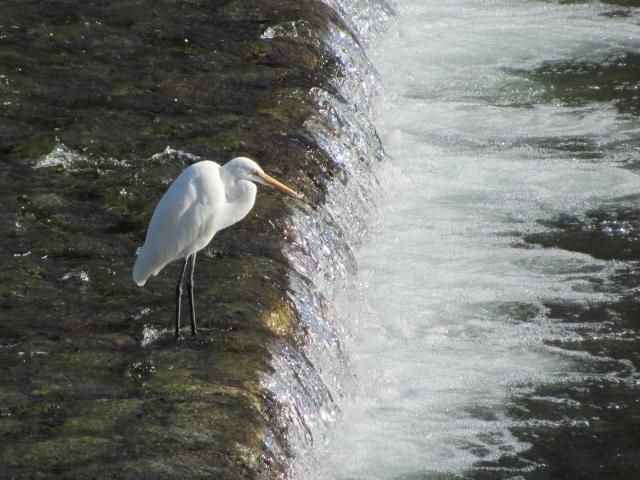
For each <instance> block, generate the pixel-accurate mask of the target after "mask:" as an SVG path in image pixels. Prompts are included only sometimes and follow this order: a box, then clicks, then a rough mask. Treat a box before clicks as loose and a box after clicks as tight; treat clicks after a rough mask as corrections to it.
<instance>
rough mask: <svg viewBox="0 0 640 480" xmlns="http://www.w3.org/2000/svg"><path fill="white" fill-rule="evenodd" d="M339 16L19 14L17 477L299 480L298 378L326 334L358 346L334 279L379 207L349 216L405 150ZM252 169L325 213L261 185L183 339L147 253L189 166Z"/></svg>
mask: <svg viewBox="0 0 640 480" xmlns="http://www.w3.org/2000/svg"><path fill="white" fill-rule="evenodd" d="M355 3H358V2H355ZM340 9H341V7H340V4H335V5H333V6H332V5H329V4H327V3H323V2H320V1H315V0H195V1H186V0H185V1H176V0H161V1H158V0H135V1H129V0H126V1H125V0H117V1H110V2H104V1H98V0H88V1H79V0H78V1H63V0H47V1H41V0H38V1H36V0H5V1H3V4H2V9H1V11H0V112H1V114H0V158H1V165H0V258H1V259H2V260H1V262H0V365H1V366H2V367H1V368H0V478H12V479H14V478H15V479H21V478H69V479H83V478H91V479H95V478H119V479H144V478H149V479H163V478H167V479H168V478H171V479H173V478H190V479H198V478H216V479H237V478H278V477H281V476H286V471H287V464H288V462H289V460H290V458H291V456H292V455H293V452H294V451H295V448H293V447H292V446H291V443H292V442H291V441H290V438H291V432H292V431H296V430H297V431H298V433H299V432H300V431H301V432H303V433H302V437H303V438H307V440H306V441H307V442H308V444H311V442H312V441H313V438H312V436H313V435H312V433H309V432H311V430H312V428H311V427H309V426H308V425H305V421H304V419H303V418H302V417H301V416H300V415H299V412H298V413H297V414H296V412H297V411H298V410H297V409H296V405H297V404H298V403H299V402H302V401H303V400H301V399H289V400H288V401H283V400H282V398H279V394H278V391H282V390H283V388H284V390H286V389H287V388H286V387H283V382H282V381H280V380H277V379H282V378H285V377H286V378H293V379H294V380H293V381H295V382H299V383H300V385H302V386H303V387H304V385H306V384H307V383H305V382H306V380H305V376H307V375H313V370H314V368H313V365H312V364H311V362H309V361H307V360H306V356H305V354H304V349H305V348H306V347H305V345H307V344H308V343H309V338H310V336H312V335H313V334H314V333H313V332H316V333H317V332H320V335H321V336H322V335H324V337H325V339H327V338H328V340H327V342H328V343H329V344H332V345H336V344H337V343H338V342H339V339H338V338H336V336H335V335H334V334H333V333H330V332H333V330H332V328H331V326H330V325H328V324H326V323H323V322H324V319H323V312H322V307H321V304H322V299H321V298H320V296H319V295H318V294H317V292H315V282H316V281H318V279H326V278H330V277H332V276H334V275H339V274H340V271H341V270H344V268H346V267H344V266H345V265H348V264H349V255H350V254H349V246H348V244H347V239H344V238H343V235H342V233H341V232H342V229H343V228H344V223H345V222H350V221H353V222H355V223H357V222H356V221H357V220H358V219H359V218H360V213H359V210H358V207H357V205H356V206H355V207H353V208H347V209H346V210H345V209H342V210H340V212H342V213H339V214H338V213H336V211H337V209H334V210H336V211H334V212H332V211H331V209H330V208H328V207H327V205H328V204H329V203H330V197H332V195H333V198H334V200H333V201H334V203H335V202H336V200H335V199H336V198H338V199H339V198H340V195H339V194H335V192H336V191H343V190H348V189H351V190H353V191H354V192H355V195H354V197H353V198H355V199H356V200H355V201H354V202H355V203H354V204H359V205H360V206H361V205H362V204H363V203H365V200H364V198H365V197H366V192H367V191H368V190H367V189H368V187H367V185H368V184H369V183H370V182H371V181H370V180H369V178H370V176H369V175H368V173H367V172H369V171H370V168H371V164H372V163H375V162H378V161H380V160H381V158H382V155H383V154H382V149H381V148H380V144H379V142H378V141H377V138H376V135H375V131H374V130H373V129H372V128H371V127H370V126H369V124H368V121H367V119H366V117H367V115H368V113H367V111H366V108H367V101H368V100H367V99H368V98H369V97H370V95H371V92H372V91H373V87H374V86H375V79H374V78H373V77H374V76H373V75H372V73H371V70H369V69H368V66H367V61H366V57H365V56H364V53H363V52H362V45H361V42H362V41H363V40H362V38H361V37H362V35H361V34H362V32H363V31H365V30H366V29H359V31H360V32H361V34H356V33H354V31H355V30H358V27H357V22H352V21H347V22H348V23H349V24H347V23H345V18H346V17H345V15H344V12H343V13H342V14H340V13H338V12H339V11H340ZM386 11H387V9H386V7H384V6H381V7H379V10H378V13H380V12H382V13H383V14H386V13H385V12H386ZM360 13H361V12H360ZM383 16H384V15H383ZM366 23H367V22H361V23H360V25H361V26H362V25H366ZM365 36H366V32H365ZM239 155H245V156H249V157H252V158H254V159H255V160H257V161H258V162H259V163H260V164H261V165H262V166H263V167H264V168H265V170H266V171H267V172H269V173H271V174H273V175H274V176H276V177H277V178H280V179H282V180H283V181H285V182H286V183H288V184H289V185H291V186H293V187H294V188H296V189H297V190H299V191H301V192H302V193H304V195H305V200H304V201H303V202H298V201H295V200H292V199H290V198H287V197H285V196H283V195H280V194H277V193H275V192H271V191H268V190H266V189H264V188H262V187H261V188H260V192H259V194H258V201H257V203H256V207H255V208H254V210H253V211H252V212H251V213H250V214H249V216H248V217H247V218H246V219H245V220H244V221H242V222H241V223H239V224H237V225H235V226H233V227H231V228H230V229H228V230H225V231H222V232H220V233H219V234H218V235H217V236H216V238H215V239H214V241H213V242H212V243H211V245H209V246H208V247H207V248H206V249H205V250H204V252H202V253H201V254H200V256H199V263H198V268H197V269H196V303H197V305H196V307H197V310H198V313H199V324H200V327H201V332H200V333H199V334H198V335H197V336H195V337H192V336H191V335H190V334H188V333H187V332H188V330H185V334H184V336H183V337H181V338H179V339H175V338H174V337H173V333H172V332H173V331H172V328H173V318H174V317H173V316H174V291H175V290H174V289H175V282H176V277H177V265H174V266H170V267H169V268H166V269H165V271H163V272H162V273H161V274H160V275H159V276H158V277H156V278H154V279H152V280H151V281H150V282H148V283H147V285H146V286H145V287H144V288H138V287H137V286H135V285H134V283H133V281H132V279H131V269H132V265H133V262H134V258H135V255H136V249H137V248H138V247H139V246H140V245H141V244H142V243H143V240H144V236H145V230H146V226H147V224H148V221H149V218H150V216H151V213H152V211H153V208H154V206H155V204H156V202H157V201H158V199H159V198H160V196H161V195H162V193H163V192H164V191H165V190H166V188H167V186H168V185H169V183H170V182H171V180H172V179H173V178H174V177H175V176H176V175H177V174H178V172H180V171H181V170H182V169H184V168H185V166H187V165H188V164H190V163H193V162H195V161H197V160H199V159H202V158H207V159H211V160H214V161H217V162H219V163H224V162H226V161H227V160H228V159H230V158H233V157H235V156H239ZM354 179H357V181H355V180H354ZM358 199H359V200H358ZM347 203H348V202H347ZM345 212H346V213H345ZM343 267H344V268H343ZM323 281H324V280H323ZM300 292H304V295H302V296H300ZM314 305H315V306H316V307H317V308H316V310H313V308H312V307H313V306H314ZM327 332H329V333H327ZM292 359H298V360H299V362H298V363H296V362H293V361H292ZM296 365H300V370H299V371H297V370H296V368H295V366H296ZM281 368H282V369H286V368H289V369H290V370H291V369H293V372H289V373H290V375H289V377H287V376H286V375H287V374H285V373H283V372H280V371H279V369H281ZM265 379H266V380H265ZM272 379H276V380H272ZM269 385H271V386H272V387H274V388H271V387H269ZM278 385H279V386H280V388H278ZM315 390H318V389H315ZM320 390H321V388H320ZM291 391H293V392H298V393H295V395H298V394H300V395H309V396H310V397H313V396H314V395H315V396H316V397H317V398H312V399H311V400H313V401H316V402H317V403H318V408H322V406H321V405H319V404H320V403H322V402H323V401H324V400H323V398H326V399H328V400H327V401H330V395H329V394H328V393H325V394H322V395H320V394H312V393H309V392H307V393H304V392H305V388H297V389H296V388H293V389H292V390H291ZM299 392H302V393H299ZM311 400H310V401H311ZM291 412H293V413H291ZM296 416H297V418H295V417H296Z"/></svg>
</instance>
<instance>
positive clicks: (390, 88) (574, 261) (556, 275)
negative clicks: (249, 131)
mask: <svg viewBox="0 0 640 480" xmlns="http://www.w3.org/2000/svg"><path fill="white" fill-rule="evenodd" d="M397 8H398V14H397V20H396V23H395V24H394V25H393V26H392V27H391V31H390V32H389V33H388V34H387V35H386V36H384V38H382V39H380V41H379V45H377V46H376V47H375V48H372V49H371V51H370V52H369V56H370V58H371V59H372V60H373V64H374V66H375V67H376V68H377V70H378V71H379V72H380V76H381V79H382V83H383V84H384V89H383V93H382V95H381V97H380V98H379V101H378V104H377V108H376V110H377V114H376V118H377V120H376V127H377V129H378V132H379V133H380V134H381V136H382V140H383V141H382V143H383V145H384V147H385V149H386V150H387V152H388V153H389V154H390V157H391V158H392V160H388V161H386V162H385V163H383V164H382V166H375V165H374V166H373V173H374V175H375V177H376V178H379V179H380V181H381V186H382V189H377V188H375V187H374V185H375V182H373V183H367V182H366V181H365V182H363V180H362V171H360V170H359V164H358V162H349V161H345V162H344V164H345V168H346V170H347V172H348V174H349V175H348V176H350V177H351V182H353V183H354V184H355V186H351V187H347V188H343V187H342V186H341V187H340V188H338V189H337V191H335V192H334V195H333V196H332V197H330V200H329V206H328V207H327V211H328V212H330V214H331V215H332V217H333V218H337V219H338V220H339V222H338V223H339V224H340V225H341V226H342V228H343V229H344V231H342V232H339V234H338V235H337V236H336V237H333V235H334V234H335V232H326V231H324V230H323V228H324V224H323V223H322V221H318V220H317V219H316V220H312V217H313V215H307V216H305V215H299V216H298V218H299V219H303V220H301V221H300V222H299V223H300V225H298V226H297V227H296V228H298V229H299V230H300V231H301V232H309V231H311V232H315V233H314V235H312V236H309V237H306V240H305V242H306V243H305V244H306V245H315V247H312V246H308V249H310V250H311V253H310V252H309V250H307V251H306V254H307V257H309V256H310V257H311V258H313V259H316V260H317V269H316V273H313V272H311V271H309V268H308V266H309V263H308V259H307V260H304V257H305V255H300V257H295V255H294V256H293V257H292V256H290V258H294V261H295V263H297V264H298V265H299V266H301V271H302V272H303V274H304V275H306V276H307V277H309V278H310V279H311V280H312V281H313V282H314V284H315V285H316V286H317V288H318V290H317V291H316V290H315V289H314V288H313V287H309V286H308V284H303V282H296V281H293V285H294V290H296V291H297V292H301V291H302V290H298V289H297V287H295V285H303V288H304V291H305V292H306V294H305V295H306V296H305V295H302V296H301V297H300V298H306V299H307V300H308V301H307V305H315V306H316V307H317V308H316V309H315V310H314V311H313V312H311V310H312V309H309V308H307V311H310V312H311V315H310V316H311V317H312V318H315V319H316V320H314V321H316V322H317V323H320V324H322V321H321V320H320V321H318V320H317V319H318V318H324V319H327V318H328V319H331V322H330V323H331V325H332V326H331V327H330V328H329V331H330V332H331V334H330V335H327V334H322V333H319V334H318V333H316V334H313V335H311V336H310V345H309V346H308V347H307V349H306V351H305V356H306V358H308V359H309V362H310V364H311V366H312V367H311V370H313V371H314V372H317V374H318V385H322V389H321V390H322V391H323V392H324V393H323V394H322V395H320V396H319V397H318V396H317V395H316V397H315V398H320V397H321V398H322V399H321V400H319V402H318V405H320V408H318V405H314V406H311V408H307V407H309V405H306V406H305V405H303V404H301V403H300V401H297V402H293V403H295V404H296V408H297V416H298V418H301V419H302V420H301V422H300V424H304V425H305V428H307V429H309V431H310V432H311V431H315V432H316V433H315V434H314V433H309V435H308V441H307V443H306V444H305V445H306V446H302V447H300V449H299V452H300V453H299V457H298V458H297V459H296V461H295V464H294V465H293V467H292V473H291V476H292V477H293V478H353V479H356V478H357V479H374V478H380V479H391V478H394V479H396V478H403V479H404V478H412V479H413V478H449V477H452V478H453V477H456V478H457V477H458V476H464V478H468V477H470V478H522V477H524V478H623V477H624V476H625V475H627V477H626V478H631V477H632V476H633V472H635V474H637V473H638V471H640V470H638V468H639V459H638V456H637V453H635V447H637V446H638V444H639V440H638V435H637V433H636V434H633V433H632V432H633V430H632V429H631V427H630V425H636V426H637V424H638V412H639V405H638V400H637V397H638V395H637V394H638V391H639V387H638V385H639V384H640V377H639V376H638V357H637V355H636V354H635V353H633V352H634V349H635V348H636V347H637V346H638V334H637V331H638V330H637V329H638V326H637V323H636V324H634V319H636V318H637V313H638V303H637V299H634V297H633V292H634V291H635V292H637V289H638V276H637V262H636V260H637V247H635V244H636V242H637V240H638V239H639V235H638V231H639V229H640V221H639V219H640V214H639V212H638V207H637V204H636V203H637V198H638V197H637V195H638V191H639V190H640V181H639V180H638V176H637V173H636V171H635V167H637V165H638V160H639V153H638V138H639V132H640V122H638V117H637V115H638V113H639V112H638V108H637V107H638V103H639V100H638V98H639V97H638V88H639V84H638V78H637V76H635V74H634V73H633V72H637V66H636V65H634V63H633V62H634V60H633V59H634V58H635V59H637V54H635V53H633V52H637V51H638V47H639V43H640V42H639V39H640V36H638V20H639V19H640V11H639V10H638V9H635V8H626V7H616V6H611V5H606V4H602V3H597V2H593V3H587V4H584V3H581V4H577V5H561V4H556V3H551V2H504V1H495V2H489V3H486V2H482V4H479V3H478V2H465V1H456V2H447V3H445V4H443V3H442V2H422V1H405V2H398V6H397ZM343 12H344V14H345V15H347V16H349V15H350V13H349V11H348V9H344V8H343ZM358 18H360V19H362V18H365V19H367V18H368V19H371V16H370V15H366V14H364V15H360V16H359V17H358ZM378 18H380V17H378ZM347 23H348V22H347ZM357 30H358V31H360V32H366V31H367V30H368V29H367V28H363V27H360V28H357ZM634 55H635V56H634ZM612 72H613V73H612ZM334 105H341V103H340V102H338V103H334ZM333 111H334V112H336V111H337V112H338V115H337V117H336V118H343V119H344V118H345V116H347V117H348V116H349V115H350V114H348V113H345V112H348V109H344V107H334V108H333ZM358 111H361V110H358V109H357V108H356V112H358ZM354 115H356V116H357V115H358V114H357V113H354ZM338 123H340V124H341V125H344V124H349V122H338ZM334 125H335V122H334ZM349 125H351V126H352V127H353V125H354V124H353V123H351V124H349ZM363 125H364V126H365V127H366V124H365V123H362V122H360V123H359V124H358V128H362V127H363ZM310 128H311V130H313V128H312V127H310ZM319 130H320V129H318V131H319ZM320 135H321V134H320ZM319 143H320V144H321V145H322V144H326V145H331V144H332V142H331V141H330V140H329V141H326V142H323V141H322V140H321V141H320V142H319ZM338 149H339V150H340V151H337V152H333V153H332V155H333V157H334V158H336V159H339V158H340V157H341V156H342V155H343V153H342V149H344V146H343V145H338ZM346 155H347V157H348V156H349V153H348V152H347V154H346ZM367 168H368V167H367ZM365 174H368V172H367V171H366V169H365ZM363 185H364V187H363ZM362 192H365V194H362ZM371 203H376V204H378V209H377V210H375V215H372V216H368V215H367V214H368V213H371V212H372V210H371V208H372V207H371V206H370V204H371ZM314 213H315V215H316V218H317V215H318V214H317V212H314ZM324 214H327V213H326V212H325V213H324ZM321 215H322V214H321ZM321 215H320V216H321ZM361 217H362V218H364V219H365V220H364V225H363V222H362V221H357V220H356V219H358V218H361ZM304 219H306V221H305V220H304ZM363 230H364V231H368V234H366V235H364V238H365V240H364V241H363V242H362V243H361V244H360V245H359V246H358V247H357V248H356V252H355V261H356V263H357V268H356V269H354V271H352V270H351V269H344V268H336V265H339V266H342V265H345V263H349V262H350V260H349V261H347V262H345V259H346V258H350V256H349V255H348V254H346V255H343V254H342V253H340V252H341V250H340V249H339V248H338V249H337V254H335V255H331V254H330V252H331V251H332V249H330V248H326V249H325V250H323V249H322V246H323V245H324V246H327V245H329V244H330V243H333V242H332V239H334V240H335V238H346V239H347V240H354V241H355V242H356V243H358V242H359V241H360V240H361V239H362V238H363V234H362V232H363ZM303 235H304V234H303ZM603 245H605V246H603ZM332 246H333V245H332ZM314 249H315V251H314ZM347 251H348V249H347ZM603 252H606V253H603ZM305 262H307V266H305ZM327 272H329V273H328V274H327ZM321 273H324V274H325V277H327V278H323V275H322V274H321ZM341 274H346V275H342V276H341ZM318 292H319V293H320V295H321V296H323V297H326V298H327V299H328V302H326V303H323V301H322V300H320V299H319V298H320V297H319V296H318ZM311 299H314V300H311ZM299 309H300V306H299ZM321 330H322V329H320V331H321ZM336 332H338V333H336ZM323 344H324V345H325V346H324V347H323V346H322V345H323ZM326 345H332V346H333V348H326ZM630 345H631V346H630ZM285 383H286V382H285ZM292 383H294V384H295V383H296V382H295V381H293V382H292ZM325 389H326V390H325ZM284 390H287V388H284ZM287 391H291V390H290V388H289V390H287ZM307 392H308V389H307ZM327 402H328V403H327ZM285 403H287V401H285ZM288 403H289V404H291V403H292V401H291V399H289V400H288ZM294 430H295V428H294ZM317 432H320V433H317ZM302 443H303V444H304V443H305V442H302ZM605 452H606V453H605ZM599 455H604V456H605V457H606V459H604V460H599V461H598V460H595V459H596V458H598V456H599ZM621 475H622V476H621ZM628 475H631V477H629V476H628ZM519 476H520V477H519Z"/></svg>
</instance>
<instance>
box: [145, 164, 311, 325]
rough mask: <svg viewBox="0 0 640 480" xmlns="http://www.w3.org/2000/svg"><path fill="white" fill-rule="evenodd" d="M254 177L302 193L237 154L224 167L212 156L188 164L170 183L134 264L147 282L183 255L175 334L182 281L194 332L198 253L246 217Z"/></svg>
mask: <svg viewBox="0 0 640 480" xmlns="http://www.w3.org/2000/svg"><path fill="white" fill-rule="evenodd" d="M253 182H257V183H261V184H263V185H269V186H272V187H275V188H277V189H279V190H281V191H283V192H285V193H287V194H289V195H291V196H292V197H294V198H302V196H301V195H300V194H298V193H296V192H295V191H294V190H292V189H291V188H289V187H287V186H286V185H284V184H282V183H280V182H279V181H278V180H276V179H275V178H273V177H270V176H269V175H267V174H266V173H264V171H263V170H262V168H260V166H259V165H258V164H257V163H256V162H254V161H253V160H251V159H249V158H245V157H237V158H234V159H233V160H230V161H229V162H227V163H226V164H224V166H222V167H221V166H220V165H218V164H217V163H214V162H212V161H209V160H205V161H202V162H198V163H195V164H193V165H191V166H189V167H188V168H186V169H185V170H184V171H183V172H182V173H180V175H178V177H177V178H176V179H175V180H174V182H173V183H172V184H171V186H170V187H169V189H168V190H167V191H166V193H165V194H164V195H163V196H162V198H161V199H160V201H159V202H158V205H157V206H156V209H155V211H154V212H153V215H152V216H151V221H150V222H149V228H148V230H147V237H146V239H145V241H144V245H143V246H142V249H141V250H140V253H139V255H138V258H137V259H136V262H135V265H134V266H133V280H134V282H136V283H137V284H138V285H139V286H143V285H144V284H145V283H146V281H147V280H148V279H149V277H151V276H155V275H157V274H158V273H159V272H160V271H161V270H162V269H163V268H164V267H165V266H166V265H167V264H169V263H171V262H173V261H174V260H178V259H184V264H183V266H182V268H181V269H180V276H179V278H178V285H177V287H176V336H177V335H179V332H180V302H181V300H182V283H183V279H184V275H185V272H186V271H187V267H188V266H189V263H190V264H191V269H190V272H189V276H188V277H187V282H186V283H187V291H188V293H189V307H190V309H191V333H192V334H194V335H195V334H196V315H195V309H194V303H193V271H194V268H195V263H196V253H197V252H198V251H200V250H202V249H203V248H204V247H206V246H207V245H208V244H209V242H210V241H211V239H212V238H213V236H214V235H215V234H216V233H217V232H219V231H220V230H222V229H223V228H227V227H229V226H230V225H233V224H234V223H236V222H238V221H240V220H242V219H243V218H244V217H245V216H246V215H247V214H248V213H249V212H250V211H251V209H252V208H253V204H254V202H255V200H256V191H257V187H256V185H255V184H254V183H253Z"/></svg>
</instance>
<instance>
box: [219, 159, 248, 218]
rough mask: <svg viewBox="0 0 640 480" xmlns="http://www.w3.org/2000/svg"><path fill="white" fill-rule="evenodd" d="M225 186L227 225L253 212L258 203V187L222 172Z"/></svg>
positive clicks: (222, 170)
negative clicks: (256, 202)
mask: <svg viewBox="0 0 640 480" xmlns="http://www.w3.org/2000/svg"><path fill="white" fill-rule="evenodd" d="M220 176H221V178H222V182H223V184H224V189H225V197H226V205H225V213H226V215H225V217H226V222H225V223H226V225H225V226H229V225H233V224H234V223H236V222H238V221H240V220H242V219H243V218H244V217H245V216H246V215H247V213H249V212H250V211H251V209H252V208H253V205H254V203H255V201H256V192H257V187H256V186H255V184H254V183H253V182H251V181H249V180H245V179H242V178H237V177H235V176H233V175H230V174H229V173H228V172H226V171H225V170H224V168H222V169H221V171H220Z"/></svg>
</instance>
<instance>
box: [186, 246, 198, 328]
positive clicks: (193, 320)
mask: <svg viewBox="0 0 640 480" xmlns="http://www.w3.org/2000/svg"><path fill="white" fill-rule="evenodd" d="M189 258H190V259H191V272H190V273H189V277H187V292H189V307H190V308H191V333H192V334H193V335H195V334H196V332H197V329H196V309H195V304H194V302H193V271H194V270H195V268H196V254H195V253H193V254H192V255H191V256H190V257H189Z"/></svg>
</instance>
